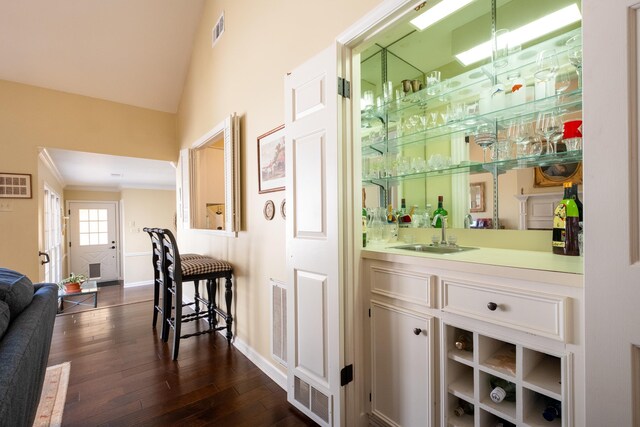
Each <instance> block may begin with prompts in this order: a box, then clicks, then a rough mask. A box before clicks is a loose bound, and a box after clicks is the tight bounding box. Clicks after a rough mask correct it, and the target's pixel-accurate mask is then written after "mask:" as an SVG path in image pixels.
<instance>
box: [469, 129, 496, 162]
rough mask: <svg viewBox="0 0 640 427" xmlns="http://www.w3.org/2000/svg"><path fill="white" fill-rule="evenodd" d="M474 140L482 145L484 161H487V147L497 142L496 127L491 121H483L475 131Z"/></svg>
mask: <svg viewBox="0 0 640 427" xmlns="http://www.w3.org/2000/svg"><path fill="white" fill-rule="evenodd" d="M474 141H475V143H476V144H478V145H479V146H480V147H482V161H483V162H484V163H486V161H487V148H489V147H491V146H492V145H493V144H495V143H496V131H495V127H494V126H493V125H492V124H490V123H481V124H480V125H479V126H478V127H477V128H476V131H475V137H474Z"/></svg>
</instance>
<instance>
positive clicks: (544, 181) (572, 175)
mask: <svg viewBox="0 0 640 427" xmlns="http://www.w3.org/2000/svg"><path fill="white" fill-rule="evenodd" d="M534 177H535V180H534V187H554V186H556V185H562V184H564V183H565V182H568V181H571V182H573V183H574V184H582V162H577V163H564V164H552V165H547V166H539V167H536V168H535V175H534Z"/></svg>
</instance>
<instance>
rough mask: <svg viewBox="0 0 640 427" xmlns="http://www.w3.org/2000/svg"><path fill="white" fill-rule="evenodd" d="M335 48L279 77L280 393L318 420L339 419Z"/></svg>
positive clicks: (333, 423) (340, 355)
mask: <svg viewBox="0 0 640 427" xmlns="http://www.w3.org/2000/svg"><path fill="white" fill-rule="evenodd" d="M337 58H338V50H337V48H336V46H333V47H331V48H329V49H327V50H325V51H324V52H322V53H321V54H319V55H317V56H316V57H314V58H312V59H311V60H309V61H307V62H306V63H304V64H303V65H301V66H300V67H298V68H296V69H295V70H294V71H293V72H292V73H291V74H290V75H288V76H287V78H286V80H285V133H286V137H285V138H286V143H285V152H286V171H287V174H286V175H287V177H286V187H287V209H288V210H290V212H289V213H288V215H287V226H286V228H287V276H288V282H289V285H288V286H287V301H289V303H288V304H287V305H288V309H287V331H288V337H287V342H288V348H287V354H288V359H289V364H288V372H287V373H288V387H287V398H288V400H289V402H291V403H292V404H293V405H294V406H296V407H297V408H299V409H300V410H301V411H302V412H304V413H305V414H307V415H308V416H309V417H311V418H312V419H313V420H314V421H316V422H317V423H319V424H320V425H323V426H338V425H341V416H343V415H344V414H343V413H342V410H341V403H342V401H341V398H340V394H341V393H340V369H341V367H342V360H343V351H342V350H343V336H342V333H341V319H342V314H343V313H342V310H341V301H342V285H343V283H342V282H343V280H342V277H341V260H342V259H343V256H342V255H343V250H342V247H341V245H340V234H339V233H340V230H341V228H342V227H340V220H341V216H340V213H341V212H340V210H341V204H340V199H339V196H340V194H341V193H340V182H341V179H343V178H342V173H341V168H340V164H341V158H340V153H339V141H338V127H337V115H338V95H337V89H336V88H337Z"/></svg>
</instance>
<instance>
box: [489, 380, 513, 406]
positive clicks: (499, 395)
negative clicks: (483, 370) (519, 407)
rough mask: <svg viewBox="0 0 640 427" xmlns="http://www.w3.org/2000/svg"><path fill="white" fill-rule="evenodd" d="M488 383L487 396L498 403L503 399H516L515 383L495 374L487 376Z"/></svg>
mask: <svg viewBox="0 0 640 427" xmlns="http://www.w3.org/2000/svg"><path fill="white" fill-rule="evenodd" d="M489 385H490V386H491V392H490V393H489V397H490V398H491V400H493V401H494V402H496V403H500V402H502V401H503V400H506V401H508V402H515V400H516V385H515V384H514V383H512V382H509V381H507V380H503V379H502V378H498V377H496V376H493V375H490V376H489Z"/></svg>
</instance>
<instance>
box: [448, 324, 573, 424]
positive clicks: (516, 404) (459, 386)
mask: <svg viewBox="0 0 640 427" xmlns="http://www.w3.org/2000/svg"><path fill="white" fill-rule="evenodd" d="M441 326H442V332H441V337H442V343H443V345H442V348H441V350H442V360H443V367H444V370H443V373H442V381H443V387H442V393H443V394H442V398H441V402H442V407H441V410H442V426H455V427H467V426H468V427H471V426H473V427H489V426H491V427H493V426H495V425H498V424H499V423H500V422H502V423H503V425H504V426H509V425H517V426H529V427H534V426H557V427H569V426H572V423H571V409H572V408H571V405H570V404H568V403H567V404H565V402H570V401H571V400H570V397H569V396H568V387H566V385H567V384H568V383H569V381H570V378H568V377H569V372H570V369H569V368H568V364H569V363H570V361H571V354H570V353H565V354H550V353H548V352H546V351H544V350H541V349H536V348H532V347H530V346H528V345H523V344H521V343H517V342H509V341H505V340H503V339H499V338H496V337H492V336H489V335H486V334H482V333H478V332H477V331H473V330H469V329H464V328H460V327H457V326H454V325H451V324H447V323H442V324H441ZM461 337H462V338H461ZM461 340H462V341H465V340H470V341H471V342H472V343H473V344H472V346H467V347H468V349H462V350H461V349H459V348H458V347H457V346H456V343H457V342H459V341H461ZM459 346H461V345H459ZM492 376H493V377H497V378H500V379H503V380H506V381H509V382H510V383H513V384H514V385H515V401H508V400H506V399H505V400H503V401H502V402H500V403H496V402H494V401H493V400H492V399H491V398H490V392H491V390H492V387H491V385H490V381H489V379H490V378H491V377H492ZM460 399H462V400H463V401H465V402H468V403H470V404H471V405H473V408H474V410H473V413H472V414H469V413H464V414H463V415H461V416H458V415H456V413H455V410H456V408H458V407H459V406H460V403H461V401H460ZM551 399H553V400H555V401H558V402H560V405H561V416H560V417H559V418H556V419H554V420H552V421H548V420H546V419H545V418H544V417H543V412H544V410H545V408H546V407H547V406H548V405H549V402H550V401H552V400H551ZM509 423H510V424H509Z"/></svg>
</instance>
